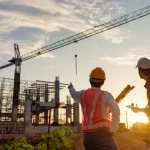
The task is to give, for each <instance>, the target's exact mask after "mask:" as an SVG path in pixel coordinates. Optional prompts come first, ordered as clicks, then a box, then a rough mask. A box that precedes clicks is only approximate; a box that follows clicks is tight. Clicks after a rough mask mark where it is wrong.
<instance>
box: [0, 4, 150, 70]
mask: <svg viewBox="0 0 150 150" xmlns="http://www.w3.org/2000/svg"><path fill="white" fill-rule="evenodd" d="M149 14H150V6H147V7H144V8H142V9H139V10H137V11H134V12H132V13H129V14H127V15H124V16H122V17H120V18H117V19H114V20H112V21H109V22H106V23H104V24H101V25H98V26H94V27H93V28H91V29H88V30H86V31H84V32H80V33H78V34H75V35H73V36H70V37H68V38H65V39H63V40H60V41H57V42H55V43H52V44H50V45H48V46H45V47H43V48H40V49H38V50H35V51H32V52H29V53H27V54H25V55H22V57H21V60H22V61H25V60H28V59H31V58H34V57H36V56H39V55H42V54H45V53H47V52H50V51H54V50H56V49H59V48H61V47H64V46H67V45H70V44H72V43H76V42H78V41H81V40H83V39H86V38H88V37H91V36H94V35H96V34H99V33H102V32H105V31H107V30H110V29H113V28H116V27H118V26H121V25H123V24H126V23H128V22H131V21H134V20H137V19H139V18H142V17H144V16H147V15H149ZM11 65H13V64H11ZM11 65H10V64H7V65H4V66H1V67H0V69H3V68H6V67H8V66H11Z"/></svg>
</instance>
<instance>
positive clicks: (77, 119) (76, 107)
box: [73, 102, 80, 125]
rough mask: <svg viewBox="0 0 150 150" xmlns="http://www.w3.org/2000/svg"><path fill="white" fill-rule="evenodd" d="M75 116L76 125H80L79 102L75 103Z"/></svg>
mask: <svg viewBox="0 0 150 150" xmlns="http://www.w3.org/2000/svg"><path fill="white" fill-rule="evenodd" d="M73 116H74V117H73V118H74V125H79V120H80V119H79V103H77V102H74V103H73Z"/></svg>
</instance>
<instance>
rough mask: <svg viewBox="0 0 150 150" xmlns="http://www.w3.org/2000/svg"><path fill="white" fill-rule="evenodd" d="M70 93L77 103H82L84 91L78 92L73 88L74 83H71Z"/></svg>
mask: <svg viewBox="0 0 150 150" xmlns="http://www.w3.org/2000/svg"><path fill="white" fill-rule="evenodd" d="M68 89H69V92H70V95H71V97H72V98H73V99H74V100H75V101H77V102H80V95H81V93H82V91H76V90H75V88H74V87H73V85H72V83H70V85H69V86H68Z"/></svg>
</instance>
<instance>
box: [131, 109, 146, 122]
mask: <svg viewBox="0 0 150 150" xmlns="http://www.w3.org/2000/svg"><path fill="white" fill-rule="evenodd" d="M129 120H130V121H132V122H134V123H135V122H140V123H147V122H149V119H148V118H147V116H146V115H145V114H144V113H142V112H141V113H138V114H135V113H131V114H130V115H129Z"/></svg>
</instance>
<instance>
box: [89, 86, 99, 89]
mask: <svg viewBox="0 0 150 150" xmlns="http://www.w3.org/2000/svg"><path fill="white" fill-rule="evenodd" d="M91 88H96V89H101V88H100V87H94V86H91Z"/></svg>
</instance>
